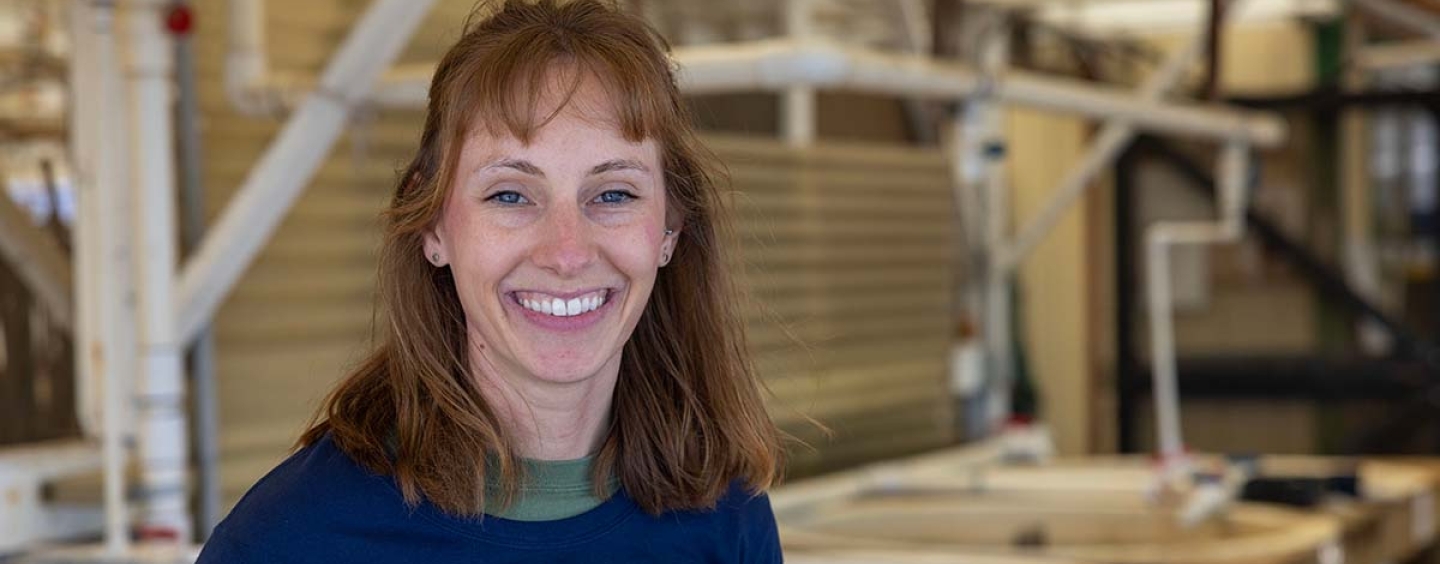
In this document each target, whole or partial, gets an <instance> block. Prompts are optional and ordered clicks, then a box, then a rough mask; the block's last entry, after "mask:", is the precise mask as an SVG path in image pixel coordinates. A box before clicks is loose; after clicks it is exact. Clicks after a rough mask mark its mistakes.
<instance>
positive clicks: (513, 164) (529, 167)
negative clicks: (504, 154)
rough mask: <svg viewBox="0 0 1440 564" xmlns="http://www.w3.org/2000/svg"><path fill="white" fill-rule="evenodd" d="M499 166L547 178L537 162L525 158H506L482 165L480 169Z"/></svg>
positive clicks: (490, 168)
mask: <svg viewBox="0 0 1440 564" xmlns="http://www.w3.org/2000/svg"><path fill="white" fill-rule="evenodd" d="M497 168H508V169H512V170H517V171H520V172H523V173H525V174H528V175H530V176H538V177H540V178H545V172H544V171H542V170H540V167H538V166H535V163H532V162H530V161H527V160H525V159H512V158H504V159H500V160H498V161H495V162H492V163H490V164H488V165H485V166H483V167H481V168H480V170H493V169H497Z"/></svg>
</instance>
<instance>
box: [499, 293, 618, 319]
mask: <svg viewBox="0 0 1440 564" xmlns="http://www.w3.org/2000/svg"><path fill="white" fill-rule="evenodd" d="M518 301H519V302H520V305H521V306H522V307H524V308H525V309H528V310H530V311H536V312H540V313H544V314H546V315H554V316H556V317H570V316H573V315H580V314H582V313H586V312H590V311H595V310H597V309H600V306H602V305H605V293H604V291H600V292H596V293H594V294H591V295H588V296H584V297H580V298H571V299H569V300H563V299H560V298H538V299H530V298H522V299H519V300H518Z"/></svg>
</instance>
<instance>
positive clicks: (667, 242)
mask: <svg viewBox="0 0 1440 564" xmlns="http://www.w3.org/2000/svg"><path fill="white" fill-rule="evenodd" d="M679 242H680V229H679V228H674V229H666V230H665V237H664V238H662V239H661V241H660V266H665V265H667V264H670V257H671V256H672V255H673V254H674V253H675V245H677V244H678V243H679Z"/></svg>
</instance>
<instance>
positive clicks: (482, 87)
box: [200, 0, 781, 563]
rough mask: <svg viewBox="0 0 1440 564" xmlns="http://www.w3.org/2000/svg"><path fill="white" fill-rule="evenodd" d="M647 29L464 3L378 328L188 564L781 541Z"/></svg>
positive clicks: (677, 556) (536, 557)
mask: <svg viewBox="0 0 1440 564" xmlns="http://www.w3.org/2000/svg"><path fill="white" fill-rule="evenodd" d="M666 49H667V48H666V46H665V44H664V42H663V40H662V39H661V38H660V37H659V36H658V35H657V34H656V33H655V32H654V31H653V30H652V29H650V28H649V27H647V26H646V25H645V23H644V22H643V21H641V20H639V19H637V18H635V17H633V16H630V15H626V14H624V13H621V12H619V11H618V10H616V9H614V8H613V7H610V6H606V5H604V4H602V3H600V2H599V1H598V0H575V1H572V2H568V3H559V2H555V1H554V0H539V1H522V0H510V1H507V2H505V3H504V4H503V5H502V6H499V8H498V10H497V11H496V12H495V13H494V14H493V15H491V16H489V17H488V18H486V19H484V20H483V21H480V22H478V23H475V24H473V25H470V26H467V29H466V31H465V33H464V34H463V37H461V38H460V40H459V41H458V42H457V43H456V44H455V45H454V47H452V48H451V49H450V51H449V52H448V53H447V54H446V55H445V57H444V58H443V59H442V60H441V62H440V65H439V67H438V69H437V71H436V74H435V78H434V80H433V82H432V84H431V87H430V103H429V108H428V111H427V116H426V120H425V126H424V130H423V133H422V136H421V140H420V147H419V151H418V152H417V154H416V156H415V158H414V160H413V161H412V162H411V163H410V165H409V167H408V168H407V169H406V170H405V172H404V174H403V175H402V176H401V178H400V181H399V182H398V185H397V187H396V190H395V196H394V198H393V199H392V200H391V202H390V205H389V208H388V209H387V210H386V211H385V214H384V218H385V236H384V243H383V245H382V249H381V252H380V269H379V271H380V276H379V282H378V284H379V297H380V299H381V300H382V302H383V306H384V307H382V308H381V313H380V317H378V318H379V319H382V320H384V321H385V324H384V327H383V328H382V329H383V336H382V337H381V338H380V339H379V345H378V346H377V348H376V350H375V351H374V352H373V353H372V354H371V355H370V356H369V357H368V358H367V359H366V360H365V361H364V362H363V363H362V364H361V365H360V366H359V367H358V368H357V369H356V370H354V372H353V373H351V374H350V375H349V376H348V377H347V378H346V379H345V380H344V381H343V383H341V384H340V386H339V387H338V388H337V389H336V390H335V391H334V392H333V393H332V394H331V396H330V397H329V398H328V399H327V400H326V402H325V405H324V406H323V407H322V409H321V411H320V413H319V414H318V415H317V421H318V422H317V423H315V424H314V425H312V426H311V428H310V429H309V430H308V431H307V432H306V433H305V434H304V436H303V437H302V438H301V440H300V449H299V451H298V452H296V453H295V454H294V455H292V456H291V457H290V458H289V459H288V460H286V461H285V462H284V463H282V464H281V465H280V466H279V467H277V468H276V469H275V470H274V471H272V472H271V473H270V474H269V475H267V476H266V477H265V478H264V479H262V480H261V481H260V482H259V483H257V484H256V485H255V487H254V488H253V489H252V490H251V491H250V492H249V493H248V494H246V496H245V497H244V499H242V500H241V501H240V503H239V505H238V506H236V508H235V509H234V511H233V512H232V513H231V514H230V516H229V517H228V518H227V519H226V520H225V521H224V522H223V523H221V525H220V526H219V527H218V528H217V529H216V531H215V534H214V536H213V537H212V539H211V540H210V542H209V543H208V544H207V545H206V547H205V550H204V552H203V553H202V554H201V557H200V562H202V563H229V562H247V563H248V562H267V563H268V562H434V563H439V562H487V563H488V562H522V561H524V562H572V561H574V562H579V561H584V562H643V561H653V562H742V561H743V562H778V561H780V549H779V541H778V538H777V534H776V529H775V522H774V516H773V514H772V513H771V509H770V506H769V501H768V500H767V498H766V497H765V495H764V493H763V492H764V490H765V489H766V488H767V487H769V486H770V485H771V483H772V481H773V480H774V479H775V476H776V475H777V473H778V469H779V467H780V453H781V450H780V446H779V442H780V441H779V438H778V433H777V431H776V429H775V427H774V425H773V424H772V423H771V422H770V420H769V418H768V417H767V416H766V413H765V409H764V405H763V402H762V400H761V396H760V393H759V391H758V386H757V383H756V379H755V375H754V373H753V369H752V367H751V365H750V363H749V359H748V357H747V353H746V350H745V345H744V336H743V331H742V326H741V317H740V312H739V311H738V308H737V304H736V300H735V298H734V296H733V294H732V292H731V288H730V280H729V275H728V273H727V269H726V266H725V265H726V258H725V255H724V253H723V252H722V251H723V247H724V246H725V245H726V244H728V243H729V241H730V238H729V235H728V233H727V232H726V222H725V221H724V220H723V211H724V210H723V209H722V208H723V206H722V201H721V197H720V194H719V192H718V190H717V187H716V185H715V183H714V182H713V181H712V171H711V170H710V169H709V168H708V162H709V161H707V160H706V159H705V158H704V155H706V153H705V152H704V151H703V149H702V148H701V146H700V145H699V144H698V143H697V141H696V139H695V136H694V132H693V131H692V129H691V125H690V121H689V118H688V117H687V115H686V112H685V110H684V104H683V101H682V99H681V97H680V93H679V90H678V89H677V87H676V84H675V77H674V74H673V72H672V71H671V63H670V61H669V59H668V57H667V55H666Z"/></svg>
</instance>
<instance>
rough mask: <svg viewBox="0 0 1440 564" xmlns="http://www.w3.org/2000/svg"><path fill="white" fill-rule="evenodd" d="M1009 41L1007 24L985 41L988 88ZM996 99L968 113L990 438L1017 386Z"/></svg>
mask: <svg viewBox="0 0 1440 564" xmlns="http://www.w3.org/2000/svg"><path fill="white" fill-rule="evenodd" d="M1009 40H1010V30H1009V25H1008V22H1002V23H1001V24H1000V25H999V26H998V29H994V30H991V32H990V33H989V35H988V36H987V37H986V40H985V44H984V47H982V49H983V51H982V52H981V54H980V56H981V61H980V64H981V65H982V67H983V69H984V71H985V76H986V77H987V79H988V80H987V83H993V80H994V78H995V77H997V76H1000V75H1001V74H1003V73H1004V72H1006V67H1007V66H1008V65H1009V62H1010V57H1009V55H1010V49H1009V47H1010V45H1009ZM996 94H997V92H996V91H993V90H988V89H987V90H982V91H980V93H979V95H977V96H974V97H972V98H970V99H969V101H968V103H967V104H966V107H965V111H966V113H968V114H970V115H969V118H970V119H973V120H975V122H974V125H975V129H974V130H972V131H971V132H970V133H971V134H972V135H974V136H975V137H976V139H975V140H976V142H977V143H978V146H977V147H976V149H978V152H972V153H971V158H976V159H980V162H981V163H982V164H981V166H982V167H983V170H984V181H983V194H984V197H985V228H986V229H985V248H986V249H988V250H989V252H988V253H987V254H986V255H985V258H986V265H985V323H984V326H983V331H982V332H981V334H982V335H983V336H984V345H985V350H986V357H987V361H988V362H987V366H988V367H989V369H988V370H987V371H986V372H987V373H988V377H987V379H986V382H985V392H986V393H985V401H986V406H985V409H986V422H987V423H988V425H987V428H986V429H985V431H987V432H996V431H999V430H1000V429H1001V428H1002V426H1003V425H1004V423H1005V420H1006V419H1008V418H1009V417H1010V413H1011V411H1010V404H1011V398H1012V397H1013V395H1014V385H1015V362H1014V355H1015V347H1014V331H1013V330H1012V329H1011V321H1012V320H1011V316H1012V315H1013V303H1014V302H1013V299H1014V297H1013V296H1011V294H1010V292H1011V288H1012V284H1011V279H1012V276H1011V273H1010V271H1009V270H1007V269H1006V268H1005V267H1004V264H1003V263H1002V260H1003V256H1002V255H1001V254H1000V252H999V251H1001V250H1003V249H1004V248H1005V243H1006V242H1007V241H1009V239H1010V214H1011V209H1010V201H1009V200H1010V198H1009V195H1010V194H1009V186H1008V185H1007V184H1008V182H1007V180H1006V175H1005V162H1006V160H1005V159H1006V156H1007V155H1006V153H1007V152H1008V150H1007V148H1006V144H1005V114H1004V108H1003V107H1001V105H1000V103H999V101H998V100H997V99H996V96H995V95H996Z"/></svg>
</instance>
